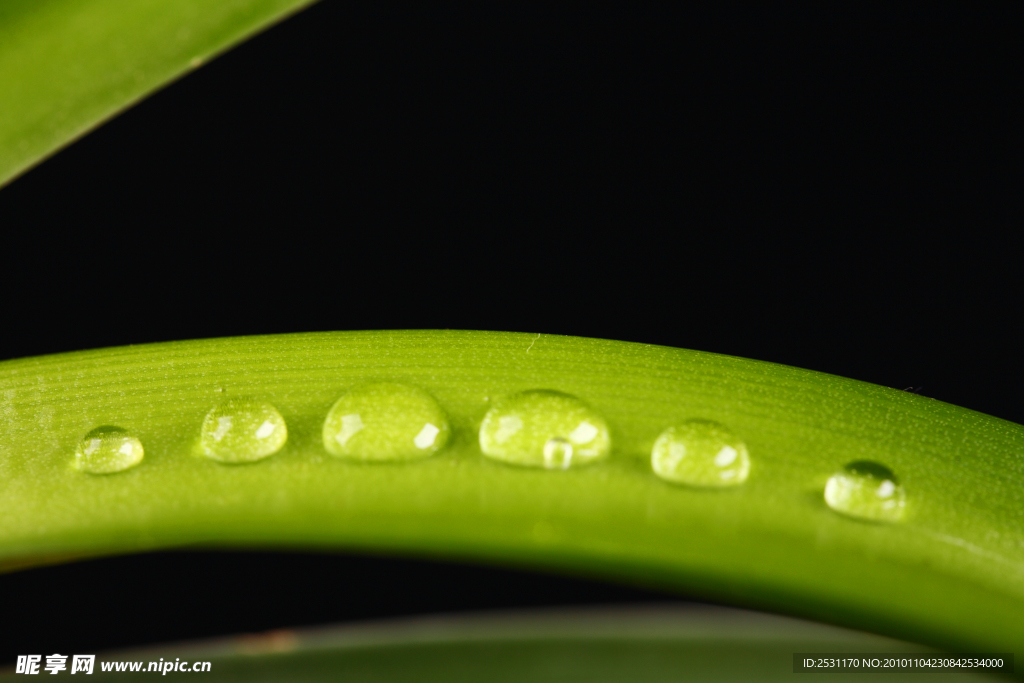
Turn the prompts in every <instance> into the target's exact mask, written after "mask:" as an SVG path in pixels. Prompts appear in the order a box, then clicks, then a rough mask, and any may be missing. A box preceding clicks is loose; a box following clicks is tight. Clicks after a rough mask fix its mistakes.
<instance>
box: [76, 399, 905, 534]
mask: <svg viewBox="0 0 1024 683" xmlns="http://www.w3.org/2000/svg"><path fill="white" fill-rule="evenodd" d="M322 436H323V444H324V448H325V449H326V450H327V452H328V453H330V454H331V455H333V456H336V457H338V458H346V459H350V460H357V461H364V462H369V461H373V462H384V461H409V460H417V459H420V458H426V457H429V456H431V455H433V454H434V453H436V452H438V451H440V450H441V449H443V448H444V447H445V445H446V444H447V443H448V440H449V437H450V436H451V425H450V424H449V421H448V417H447V415H446V414H445V412H444V410H443V409H442V408H441V406H440V405H439V404H438V403H437V401H436V400H435V399H434V397H433V396H431V395H430V394H428V393H427V392H425V391H423V390H421V389H418V388H416V387H412V386H408V385H404V384H394V383H379V384H369V385H364V386H361V387H358V388H355V389H353V390H351V391H349V392H348V393H346V394H345V395H344V396H342V397H341V398H340V399H338V401H337V402H335V404H334V405H333V406H332V407H331V409H330V411H329V412H328V413H327V417H326V419H325V420H324V423H323V434H322ZM287 440H288V427H287V425H286V424H285V421H284V418H283V417H282V416H281V414H280V413H279V412H278V411H277V409H276V408H275V407H274V406H272V405H270V404H269V403H265V402H262V401H258V400H250V399H235V400H229V401H226V402H224V403H222V404H220V405H218V406H217V407H216V408H214V409H213V410H211V411H210V412H209V413H207V415H206V417H205V418H204V419H203V424H202V427H201V428H200V434H199V440H198V443H197V446H196V449H197V451H198V452H199V454H201V455H203V456H206V457H208V458H212V459H214V460H217V461H220V462H225V463H249V462H255V461H258V460H262V459H263V458H267V457H269V456H271V455H273V454H274V453H277V452H278V451H279V450H281V448H282V447H283V446H284V444H285V442H286V441H287ZM479 440H480V450H481V451H482V452H483V454H484V455H485V456H487V457H488V458H493V459H495V460H499V461H502V462H505V463H510V464H513V465H522V466H528V467H541V468H545V469H549V470H551V469H560V470H567V469H569V468H575V467H579V466H583V465H587V464H589V463H592V462H595V461H598V460H601V459H603V458H605V457H607V456H608V454H609V452H610V451H611V438H610V436H609V432H608V425H607V423H606V422H605V420H604V418H602V417H601V416H600V415H599V414H598V413H597V412H596V411H594V410H593V409H592V408H591V407H590V406H588V405H587V404H586V403H584V402H583V401H581V400H580V399H578V398H576V397H575V396H570V395H568V394H564V393H561V392H557V391H550V390H534V391H524V392H521V393H518V394H515V395H513V396H510V397H507V398H505V399H504V400H501V401H499V402H497V404H496V405H495V406H494V407H492V408H491V409H490V410H489V411H488V412H487V414H486V415H485V416H484V419H483V423H482V424H481V426H480V434H479ZM142 458H143V447H142V443H141V442H140V441H139V439H138V438H137V437H136V436H135V435H133V434H131V433H130V432H128V431H126V430H124V429H121V428H118V427H100V428H97V429H94V430H93V431H91V432H89V434H87V435H86V436H85V438H84V439H82V441H81V443H79V445H78V448H77V450H76V452H75V466H76V467H77V468H78V469H80V470H82V471H85V472H90V473H93V474H109V473H113V472H120V471H122V470H126V469H128V468H130V467H133V466H135V465H137V464H139V463H140V462H141V461H142ZM651 468H652V469H653V471H654V473H655V474H656V475H657V476H658V477H660V478H662V479H664V480H665V481H668V482H672V483H675V484H683V485H688V486H696V487H704V488H727V487H736V486H740V485H741V484H743V483H744V482H745V481H746V480H747V477H748V476H749V474H750V455H749V454H748V452H747V447H746V445H745V444H744V443H743V441H742V440H740V439H739V438H737V436H736V435H735V434H733V433H732V432H731V431H730V430H728V429H727V428H726V427H724V426H722V425H720V424H717V423H715V422H710V421H706V420H689V421H686V422H682V423H680V424H676V425H672V426H670V427H668V428H667V429H665V430H664V431H663V432H662V433H661V434H660V435H659V436H658V438H657V439H656V440H655V442H654V447H653V448H652V450H651ZM824 497H825V502H826V503H827V504H828V505H829V507H831V508H832V509H834V510H836V511H838V512H841V513H844V514H847V515H850V516H853V517H858V518H862V519H870V520H875V521H889V522H895V521H899V520H901V519H902V518H903V510H904V501H905V494H904V491H903V487H902V486H901V485H900V483H899V481H898V480H897V478H896V476H895V475H894V474H893V473H892V472H891V471H890V470H889V469H888V468H886V467H885V466H883V465H880V464H878V463H874V462H869V461H857V462H853V463H850V464H849V465H847V466H846V467H845V468H844V469H843V470H841V471H840V472H837V473H836V474H835V475H833V476H832V477H831V478H830V479H829V480H828V483H827V484H826V486H825V491H824Z"/></svg>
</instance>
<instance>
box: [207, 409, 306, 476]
mask: <svg viewBox="0 0 1024 683" xmlns="http://www.w3.org/2000/svg"><path fill="white" fill-rule="evenodd" d="M287 440H288V427H287V426H286V425H285V422H284V418H283V417H281V413H279V412H277V408H275V407H274V406H272V405H270V404H269V403H264V402H261V401H256V400H251V399H232V400H229V401H225V402H224V403H221V404H220V405H218V406H217V407H216V408H214V409H213V410H211V411H210V412H209V413H207V414H206V417H205V418H204V419H203V426H202V430H201V432H200V435H199V450H200V452H201V453H202V454H203V455H205V456H207V457H208V458H213V459H214V460H218V461H220V462H227V463H246V462H255V461H257V460H262V459H263V458H266V457H269V456H271V455H273V454H274V453H277V452H278V451H279V450H281V448H282V447H283V446H284V444H285V442H286V441H287Z"/></svg>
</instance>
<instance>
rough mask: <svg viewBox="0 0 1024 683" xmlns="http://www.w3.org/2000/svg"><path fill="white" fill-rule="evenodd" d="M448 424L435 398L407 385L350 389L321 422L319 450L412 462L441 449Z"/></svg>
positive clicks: (446, 434) (448, 429)
mask: <svg viewBox="0 0 1024 683" xmlns="http://www.w3.org/2000/svg"><path fill="white" fill-rule="evenodd" d="M450 434H451V427H450V426H449V424H448V416H447V415H446V414H445V412H444V410H443V409H442V408H441V406H440V405H438V403H437V401H436V400H434V397H433V396H431V395H430V394H428V393H427V392H425V391H423V390H422V389H417V388H416V387H411V386H408V385H406V384H395V383H391V382H382V383H379V384H367V385H364V386H361V387H356V388H355V389H352V390H351V391H349V392H348V393H347V394H345V395H344V396H342V397H341V398H339V399H338V400H337V402H336V403H335V404H334V405H333V406H332V407H331V410H330V411H329V412H328V413H327V418H326V419H325V420H324V428H323V440H324V448H326V449H327V452H328V453H330V454H331V455H333V456H336V457H339V458H351V459H353V460H363V461H388V460H417V459H419V458H426V457H428V456H430V455H433V454H434V453H436V452H438V451H439V450H441V449H442V448H444V446H445V444H447V443H448V437H449V436H450Z"/></svg>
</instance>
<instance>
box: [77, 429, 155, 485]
mask: <svg viewBox="0 0 1024 683" xmlns="http://www.w3.org/2000/svg"><path fill="white" fill-rule="evenodd" d="M142 456H143V450H142V442H141V441H139V440H138V438H136V437H135V435H134V434H132V433H131V432H129V431H127V430H125V429H121V428H120V427H97V428H96V429H94V430H92V431H91V432H89V433H88V434H86V435H85V438H83V439H82V440H81V441H80V442H79V443H78V447H77V448H76V449H75V468H76V469H79V470H81V471H83V472H91V473H92V474H111V473H113V472H121V471H123V470H126V469H128V468H129V467H134V466H135V465H138V464H139V463H140V462H142Z"/></svg>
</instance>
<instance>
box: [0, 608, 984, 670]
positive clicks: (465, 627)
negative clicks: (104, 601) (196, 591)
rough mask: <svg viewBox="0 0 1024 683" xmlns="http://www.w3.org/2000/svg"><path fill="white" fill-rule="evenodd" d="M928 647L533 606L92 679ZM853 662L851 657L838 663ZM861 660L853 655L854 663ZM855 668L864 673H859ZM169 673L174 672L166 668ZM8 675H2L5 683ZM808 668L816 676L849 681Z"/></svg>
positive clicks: (212, 654) (143, 654)
mask: <svg viewBox="0 0 1024 683" xmlns="http://www.w3.org/2000/svg"><path fill="white" fill-rule="evenodd" d="M796 652H802V653H821V654H824V653H892V654H899V655H900V657H899V658H900V659H901V660H908V659H910V660H913V659H922V658H925V659H926V658H931V657H933V656H935V654H936V653H935V652H934V651H933V650H929V649H928V648H925V647H921V646H918V645H912V644H909V643H904V642H900V641H895V640H891V639H889V638H884V637H882V636H876V635H871V634H867V633H859V632H857V631H848V630H846V629H840V628H835V627H831V626H825V625H822V624H815V623H810V622H804V621H799V620H795V619H788V618H784V617H776V616H771V615H767V614H760V613H756V612H745V611H742V610H734V609H728V608H722V607H711V606H663V607H642V608H640V607H634V608H629V607H625V608H613V609H609V608H589V609H572V610H565V609H562V610H559V609H555V610H530V611H521V612H497V613H490V614H488V613H484V614H473V615H447V616H433V617H421V618H411V619H403V620H393V621H382V622H370V623H363V624H355V625H348V626H340V627H327V628H318V629H309V630H279V631H272V632H269V633H265V634H253V635H246V636H238V637H233V638H226V639H219V640H214V641H207V642H200V643H180V644H177V645H174V644H168V645H162V646H160V647H158V648H146V649H142V650H129V651H123V652H111V653H101V654H99V655H98V656H97V659H96V661H97V664H96V665H95V669H96V670H95V672H94V674H93V675H94V676H96V678H95V679H92V680H98V681H105V680H111V681H113V680H117V681H132V680H144V679H145V678H147V677H152V676H153V673H152V672H148V671H145V670H144V671H142V672H140V673H134V674H133V673H130V672H127V671H121V672H118V671H110V672H104V671H103V670H102V668H103V664H104V663H107V664H108V666H111V663H113V662H119V663H127V662H133V663H139V664H140V666H141V668H143V669H146V668H148V667H149V664H150V662H154V663H156V665H157V666H160V665H161V664H162V662H161V660H162V661H163V662H170V663H171V664H172V666H173V663H174V662H186V663H188V666H194V665H195V663H197V662H199V663H200V667H201V668H203V667H204V666H205V665H204V664H203V663H206V662H209V664H210V669H209V671H208V672H205V671H204V672H203V676H204V678H209V679H210V680H216V681H247V682H250V683H256V682H263V681H266V682H268V683H269V682H270V681H289V682H293V683H298V682H305V683H314V682H319V681H347V680H354V681H388V683H401V682H403V681H409V682H410V683H419V682H420V681H445V682H446V683H458V682H459V681H467V682H469V681H473V682H475V681H488V682H489V683H502V682H503V681H509V682H512V681H531V683H545V682H546V681H552V682H555V681H557V682H559V683H560V682H562V681H566V680H573V681H577V680H578V681H592V682H594V683H599V682H605V681H606V682H609V683H611V682H612V681H615V682H625V681H628V682H629V683H649V682H650V683H653V682H654V681H666V682H668V681H681V680H685V681H694V682H697V681H709V682H713V683H724V682H727V681H752V680H756V681H776V680H778V681H790V680H792V678H791V677H792V676H793V653H796ZM844 659H852V655H850V656H848V657H844ZM862 661H863V657H858V658H857V664H858V665H861V664H862ZM858 668H860V667H859V666H858ZM168 673H171V672H168ZM871 673H872V679H871V680H872V681H879V680H881V681H906V680H919V674H920V670H918V671H916V672H915V671H908V670H904V671H892V670H888V671H886V670H884V669H883V668H881V667H879V668H878V669H874V670H872V671H871ZM13 676H14V674H11V675H9V676H7V677H5V678H12V677H13ZM845 676H846V674H845V673H838V672H835V671H831V672H828V671H819V672H815V676H814V679H815V680H816V681H821V680H823V679H824V680H826V681H832V680H837V678H838V679H839V680H846V678H845ZM928 679H929V680H930V681H936V680H937V681H944V682H945V681H984V680H992V677H990V676H986V675H984V672H983V671H981V670H979V669H974V670H970V669H967V670H955V669H954V670H948V671H943V672H935V671H930V672H929V676H928Z"/></svg>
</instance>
